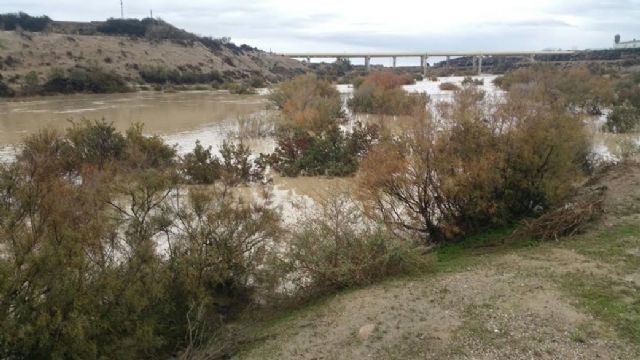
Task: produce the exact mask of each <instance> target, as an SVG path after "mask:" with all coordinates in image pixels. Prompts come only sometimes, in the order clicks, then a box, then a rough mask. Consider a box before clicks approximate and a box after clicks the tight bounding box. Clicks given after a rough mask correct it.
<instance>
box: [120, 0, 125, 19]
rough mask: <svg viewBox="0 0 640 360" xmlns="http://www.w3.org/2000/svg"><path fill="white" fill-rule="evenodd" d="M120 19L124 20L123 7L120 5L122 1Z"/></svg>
mask: <svg viewBox="0 0 640 360" xmlns="http://www.w3.org/2000/svg"><path fill="white" fill-rule="evenodd" d="M120 18H122V19H124V5H123V4H122V0H120Z"/></svg>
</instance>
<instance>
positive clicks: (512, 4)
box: [0, 0, 640, 52]
mask: <svg viewBox="0 0 640 360" xmlns="http://www.w3.org/2000/svg"><path fill="white" fill-rule="evenodd" d="M151 9H153V15H154V16H157V17H161V18H162V19H164V20H166V21H168V22H170V23H172V24H174V25H177V26H178V27H181V28H184V29H186V30H189V31H191V32H195V33H198V34H201V35H210V36H213V37H222V36H229V37H231V38H232V39H233V41H234V42H236V43H238V44H241V43H246V44H249V45H252V46H257V47H259V48H261V49H263V50H267V51H268V50H272V51H275V52H286V51H361V50H373V51H376V50H378V51H395V50H398V51H429V50H431V51H440V50H442V51H445V50H446V51H449V50H540V49H544V48H563V49H574V48H577V49H585V48H604V47H610V46H611V45H612V43H613V37H614V35H615V34H616V33H619V34H621V36H622V39H623V40H627V39H631V38H634V37H636V38H640V21H639V19H640V0H528V1H520V0H477V1H473V0H471V1H457V0H437V1H432V0H416V1H409V0H386V1H373V0H370V1H359V0H357V1H354V0H319V1H310V0H220V1H219V0H124V11H125V17H145V16H148V15H149V11H150V10H151ZM15 11H25V12H27V13H30V14H33V15H41V14H46V15H49V16H50V17H51V18H53V19H55V20H82V21H84V20H100V19H105V18H107V17H119V16H120V0H0V12H15Z"/></svg>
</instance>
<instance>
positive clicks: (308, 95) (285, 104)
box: [271, 75, 342, 133]
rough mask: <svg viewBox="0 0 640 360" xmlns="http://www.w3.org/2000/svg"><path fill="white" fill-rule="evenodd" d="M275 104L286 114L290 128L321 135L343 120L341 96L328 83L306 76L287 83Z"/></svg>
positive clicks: (273, 98) (275, 97) (276, 94)
mask: <svg viewBox="0 0 640 360" xmlns="http://www.w3.org/2000/svg"><path fill="white" fill-rule="evenodd" d="M271 100H272V101H273V102H274V103H275V104H276V105H277V106H278V107H279V108H280V109H281V110H282V114H283V115H284V120H285V123H286V125H289V126H293V127H297V128H301V129H304V130H308V131H312V132H316V133H320V132H322V131H324V130H326V129H329V128H331V127H333V126H335V125H336V123H337V119H338V118H340V117H341V116H342V100H341V99H340V93H339V92H338V90H336V88H335V87H334V86H333V85H332V84H331V83H330V82H328V81H325V80H320V79H318V78H317V77H316V76H315V75H303V76H298V77H296V78H294V79H293V80H290V81H287V82H284V83H282V84H280V86H279V87H278V88H277V89H276V90H275V91H274V92H273V94H272V95H271Z"/></svg>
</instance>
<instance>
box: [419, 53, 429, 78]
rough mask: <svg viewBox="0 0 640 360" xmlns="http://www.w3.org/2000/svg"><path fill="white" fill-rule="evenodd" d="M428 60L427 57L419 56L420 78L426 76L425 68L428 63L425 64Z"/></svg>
mask: <svg viewBox="0 0 640 360" xmlns="http://www.w3.org/2000/svg"><path fill="white" fill-rule="evenodd" d="M428 59H429V56H427V55H422V56H420V67H421V68H422V76H427V66H429V63H428V62H427V60H428Z"/></svg>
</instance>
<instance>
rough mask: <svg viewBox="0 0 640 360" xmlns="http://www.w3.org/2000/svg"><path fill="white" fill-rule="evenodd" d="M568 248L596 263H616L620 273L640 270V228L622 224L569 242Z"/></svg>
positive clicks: (567, 243)
mask: <svg viewBox="0 0 640 360" xmlns="http://www.w3.org/2000/svg"><path fill="white" fill-rule="evenodd" d="M565 244H566V246H567V247H569V248H571V249H572V250H575V251H576V252H577V253H579V254H581V255H584V256H587V257H589V258H591V259H594V260H596V261H604V262H607V263H615V264H616V269H617V270H620V271H631V272H632V271H637V270H638V269H640V256H638V253H636V252H637V251H640V226H638V224H637V223H636V224H629V223H625V224H620V225H616V226H612V227H608V228H604V229H602V230H600V231H593V232H589V233H587V234H584V235H581V236H578V237H576V238H574V239H572V240H570V241H567V242H566V243H565Z"/></svg>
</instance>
